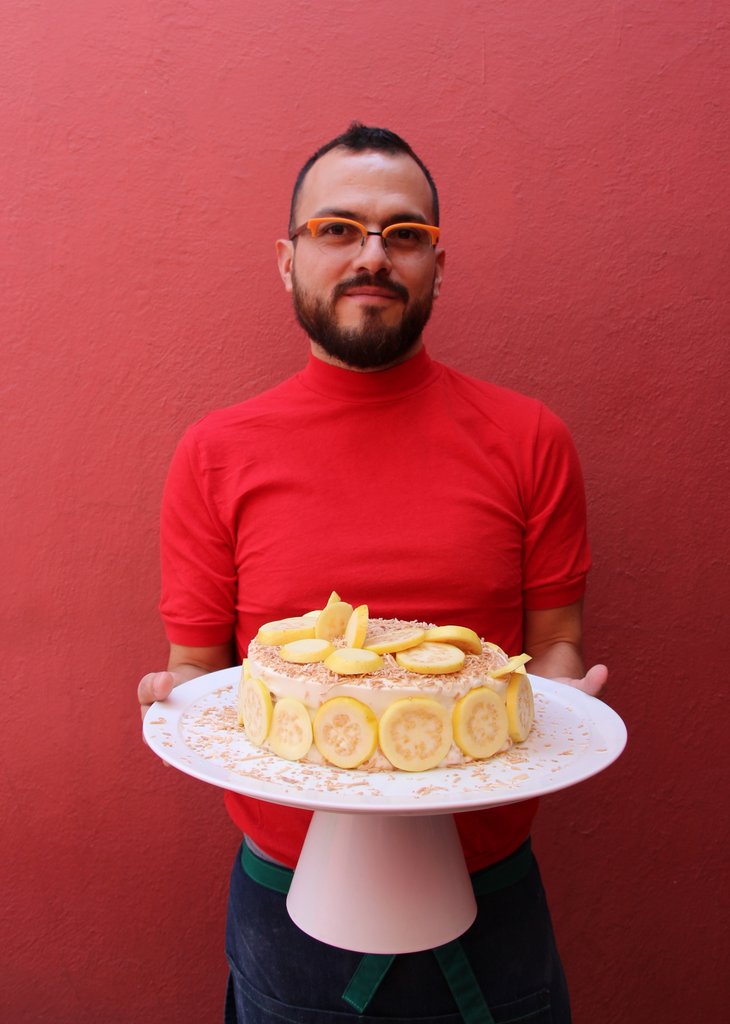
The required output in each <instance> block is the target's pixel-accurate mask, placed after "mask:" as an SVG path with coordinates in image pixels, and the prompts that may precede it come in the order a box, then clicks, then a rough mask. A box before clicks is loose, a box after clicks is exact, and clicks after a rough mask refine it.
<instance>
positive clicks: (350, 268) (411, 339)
mask: <svg viewBox="0 0 730 1024" xmlns="http://www.w3.org/2000/svg"><path fill="white" fill-rule="evenodd" d="M323 216H339V217H348V218H350V219H351V220H356V221H359V222H360V223H362V224H364V225H365V227H366V228H367V229H368V230H369V231H380V230H382V229H383V228H384V227H387V226H388V225H389V224H393V223H396V222H406V221H417V222H422V223H427V224H432V223H433V219H432V218H433V207H432V198H431V190H430V188H429V185H428V182H427V181H426V178H425V176H424V174H423V172H422V171H421V169H420V167H419V166H418V164H417V163H416V162H415V161H414V160H412V159H411V158H410V157H409V156H407V155H406V154H400V153H399V154H389V153H383V152H380V151H376V150H367V151H365V152H363V153H353V152H351V151H349V150H346V149H342V148H338V149H333V150H330V152H329V153H326V154H325V155H324V156H323V157H321V159H319V160H318V161H317V163H315V164H314V166H313V167H312V168H311V169H310V171H309V173H308V174H307V176H306V178H305V179H304V182H303V184H302V188H301V191H300V194H299V199H298V202H297V222H296V227H299V225H300V224H303V223H304V222H305V221H306V220H308V219H309V218H310V217H323ZM277 256H278V262H279V270H280V273H281V276H282V279H283V281H284V284H285V286H286V288H287V290H288V291H290V292H291V293H292V296H293V300H294V308H295V310H296V314H297V317H298V319H299V322H300V323H301V324H302V326H303V327H304V329H305V330H306V331H307V333H308V334H309V336H310V337H311V339H312V342H313V345H312V348H313V351H314V353H315V355H318V356H319V357H320V358H324V359H325V360H326V361H329V362H337V363H343V364H344V365H346V366H351V367H354V368H357V369H376V368H381V367H384V366H389V365H392V364H394V363H397V362H401V361H402V360H403V359H405V358H407V357H408V356H409V355H411V354H413V352H415V351H416V349H417V348H418V345H419V339H420V336H421V332H422V330H423V328H424V326H425V325H426V322H427V321H428V318H429V315H430V312H431V305H432V301H433V299H434V297H435V296H436V295H437V294H438V290H439V286H440V283H441V276H442V272H443V261H444V253H443V251H442V250H439V249H430V250H429V251H428V252H427V253H426V254H425V255H424V256H423V257H422V258H421V259H416V260H414V259H403V258H400V257H398V256H396V255H395V254H391V252H389V250H388V249H386V248H384V246H383V242H382V239H381V238H380V236H378V235H369V236H368V237H367V239H366V241H365V244H364V245H363V246H356V247H355V249H354V250H352V251H349V252H347V253H345V254H343V253H341V252H338V251H334V252H333V251H323V249H322V248H321V247H320V246H319V245H318V243H317V242H316V241H315V239H313V238H312V237H311V235H310V234H309V233H308V232H307V233H305V234H303V235H301V236H300V237H299V238H298V239H297V240H296V242H290V241H286V240H282V241H279V242H277ZM391 257H392V258H391Z"/></svg>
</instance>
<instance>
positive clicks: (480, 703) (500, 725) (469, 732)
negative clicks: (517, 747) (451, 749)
mask: <svg viewBox="0 0 730 1024" xmlns="http://www.w3.org/2000/svg"><path fill="white" fill-rule="evenodd" d="M453 722H454V739H455V740H456V743H457V745H458V746H459V748H460V749H461V750H462V751H463V752H464V753H465V754H466V755H467V757H491V756H492V754H496V753H497V751H498V750H499V749H500V747H502V746H504V743H505V741H506V739H507V731H508V730H507V710H506V708H505V706H504V701H503V700H502V698H501V697H500V696H499V695H498V694H496V693H495V692H494V691H493V690H490V689H488V687H486V686H480V687H479V689H478V690H471V691H470V692H469V693H467V695H466V696H465V697H462V698H461V700H458V701H457V702H456V704H455V705H454V712H453Z"/></svg>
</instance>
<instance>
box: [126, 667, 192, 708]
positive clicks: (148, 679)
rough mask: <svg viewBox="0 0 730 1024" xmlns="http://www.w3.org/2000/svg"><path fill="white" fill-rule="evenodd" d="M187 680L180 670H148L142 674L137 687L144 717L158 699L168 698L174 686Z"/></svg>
mask: <svg viewBox="0 0 730 1024" xmlns="http://www.w3.org/2000/svg"><path fill="white" fill-rule="evenodd" d="M183 682H185V679H184V677H183V675H182V673H180V672H148V673H147V675H146V676H142V678H141V679H140V681H139V686H138V687H137V699H138V700H139V710H140V713H141V715H142V718H144V716H145V715H146V714H147V712H148V711H149V709H150V708H151V707H152V705H153V704H154V703H155V701H158V700H166V699H167V698H168V697H169V696H170V694H171V692H172V690H173V688H174V687H175V686H179V685H180V683H183Z"/></svg>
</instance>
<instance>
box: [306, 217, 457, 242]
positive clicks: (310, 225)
mask: <svg viewBox="0 0 730 1024" xmlns="http://www.w3.org/2000/svg"><path fill="white" fill-rule="evenodd" d="M327 223H333V224H349V225H351V227H354V228H357V229H358V230H359V231H360V232H361V234H362V243H361V244H362V245H364V244H365V239H366V238H367V236H368V235H380V237H381V238H382V239H383V242H384V243H385V244H386V245H387V242H388V235H389V234H390V233H391V232H392V231H395V230H396V228H419V229H420V230H421V231H425V232H426V233H427V234H428V235H429V236H430V238H431V245H432V246H433V248H434V249H435V248H436V244H437V242H438V240H439V235H440V234H441V229H440V228H437V227H436V226H435V225H433V224H420V223H418V222H416V221H401V222H400V223H398V224H388V225H387V226H386V227H384V228H383V230H382V231H368V229H367V228H366V227H365V225H364V224H361V223H360V221H359V220H350V218H349V217H310V219H309V220H305V222H304V223H303V224H302V225H301V227H298V228H297V229H296V231H295V232H294V234H293V235H291V236H290V241H292V242H293V241H294V239H295V238H297V237H298V236H299V235H301V234H304V232H305V231H306V230H307V229H308V230H309V231H311V233H312V238H316V231H317V228H318V227H319V225H320V224H327Z"/></svg>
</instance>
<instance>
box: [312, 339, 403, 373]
mask: <svg viewBox="0 0 730 1024" xmlns="http://www.w3.org/2000/svg"><path fill="white" fill-rule="evenodd" d="M309 345H310V349H311V352H312V355H313V356H314V357H315V359H319V360H320V361H321V362H323V363H328V364H329V365H330V366H339V367H340V369H341V370H351V371H352V372H353V373H376V372H377V371H378V370H390V369H391V368H392V367H393V366H399V365H400V364H401V363H405V362H406V361H407V360H409V359H412V358H413V357H414V356H415V355H416V353H417V352H420V351H421V349H422V348H423V342H422V341H421V339H420V338H419V339H418V341H416V342H415V343H414V344H413V346H412V347H411V348H409V349H408V351H407V352H406V353H405V355H403V356H401V357H400V359H394V360H393V362H392V363H386V364H385V366H365V367H363V366H350V364H349V363H345V362H343V361H342V360H341V359H337V358H336V357H335V356H331V355H330V354H329V352H325V350H324V349H323V348H322V346H321V345H318V344H317V342H316V341H310V343H309Z"/></svg>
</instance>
